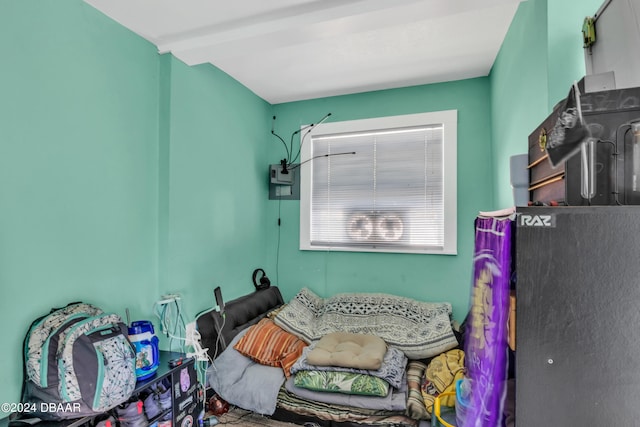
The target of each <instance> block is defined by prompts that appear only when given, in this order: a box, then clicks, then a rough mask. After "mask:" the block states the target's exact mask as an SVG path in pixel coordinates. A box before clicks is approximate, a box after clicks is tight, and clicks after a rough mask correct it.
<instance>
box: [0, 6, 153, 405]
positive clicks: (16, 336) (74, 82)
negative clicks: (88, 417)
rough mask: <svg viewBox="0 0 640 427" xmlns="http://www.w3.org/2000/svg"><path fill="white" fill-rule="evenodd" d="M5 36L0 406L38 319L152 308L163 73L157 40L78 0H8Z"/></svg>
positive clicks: (2, 18)
mask: <svg viewBox="0 0 640 427" xmlns="http://www.w3.org/2000/svg"><path fill="white" fill-rule="evenodd" d="M0 35H1V36H0V50H1V51H2V66H1V67H0V212H1V213H0V295H1V296H0V324H1V325H2V328H1V330H0V341H1V342H2V348H3V351H2V356H1V358H2V359H1V361H2V363H1V364H0V366H1V367H0V384H2V387H0V402H16V401H17V400H18V399H19V393H20V387H21V383H22V352H21V347H22V340H23V337H24V334H25V333H26V331H27V328H28V326H29V324H30V323H31V321H32V320H33V319H34V318H36V317H37V316H40V315H42V314H43V313H46V312H48V310H49V309H50V308H51V307H55V306H60V305H64V304H66V303H68V302H70V301H76V300H85V301H88V302H93V303H96V304H99V305H100V306H101V307H103V308H104V309H105V310H109V311H116V312H118V313H119V314H121V315H124V309H125V306H128V307H129V308H130V309H131V312H132V313H133V314H134V315H135V316H139V315H143V314H144V315H148V314H149V313H150V301H152V300H153V298H155V296H156V295H157V289H156V287H157V256H156V251H157V244H158V242H157V232H158V230H157V229H158V209H157V203H158V177H157V157H158V145H157V139H158V84H159V80H158V58H157V54H156V53H155V50H154V49H153V47H152V46H151V45H149V44H148V43H147V42H145V41H144V40H142V39H141V38H139V37H137V36H135V35H133V34H132V33H130V32H129V31H127V30H125V29H124V28H123V27H121V26H120V25H118V24H116V23H115V22H113V21H111V20H108V19H105V17H104V16H103V15H101V14H100V13H99V12H97V11H96V10H95V9H93V8H92V7H90V6H88V5H86V4H84V3H82V2H81V1H76V0H56V1H40V0H21V1H2V2H0ZM0 417H2V415H0Z"/></svg>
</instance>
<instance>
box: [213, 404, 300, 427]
mask: <svg viewBox="0 0 640 427" xmlns="http://www.w3.org/2000/svg"><path fill="white" fill-rule="evenodd" d="M218 420H219V421H220V424H221V425H236V426H247V427H249V426H261V427H291V426H294V425H296V424H291V423H286V422H282V421H276V420H272V419H270V418H268V417H265V416H262V415H260V414H257V413H255V412H251V411H246V410H244V409H241V408H238V407H231V408H230V409H229V412H227V413H225V414H222V415H220V416H219V417H218Z"/></svg>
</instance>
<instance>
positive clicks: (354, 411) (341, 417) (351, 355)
mask: <svg viewBox="0 0 640 427" xmlns="http://www.w3.org/2000/svg"><path fill="white" fill-rule="evenodd" d="M196 322H197V327H198V331H199V332H200V335H201V342H202V346H203V347H204V348H208V353H209V356H210V357H211V359H212V360H213V363H212V365H211V366H210V368H209V369H208V371H207V381H208V385H209V386H210V387H211V388H212V389H213V390H214V391H215V393H217V394H218V395H219V396H220V397H222V398H223V399H224V400H226V401H227V402H229V403H230V404H232V405H235V406H237V407H240V408H243V409H245V410H250V411H253V412H256V413H259V414H262V415H265V416H269V417H272V418H274V419H277V420H280V421H288V422H292V423H296V424H300V425H310V426H325V427H341V426H359V427H366V426H382V425H384V426H398V427H417V426H419V425H420V423H421V422H422V423H423V424H422V425H427V424H425V421H424V420H428V419H429V418H430V415H429V414H428V413H427V411H425V403H424V400H423V399H422V395H421V392H420V377H421V376H422V375H423V372H424V368H425V367H426V363H427V360H429V359H431V358H433V357H435V356H437V355H439V354H442V353H444V352H445V351H449V350H451V349H454V348H456V347H457V346H458V340H457V339H456V336H455V334H454V331H453V329H452V327H451V306H450V304H448V303H426V302H420V301H416V300H412V299H409V298H403V297H398V296H393V295H388V294H373V293H371V294H369V293H351V294H346V293H345V294H337V295H335V296H332V297H329V298H321V297H320V296H318V295H316V294H315V293H314V292H313V291H311V290H310V289H307V288H303V289H301V290H300V292H299V293H298V294H297V295H296V296H295V297H294V298H293V299H291V301H289V302H288V303H286V304H285V302H284V300H283V298H282V295H281V293H280V291H279V289H278V288H277V287H275V286H271V287H268V288H266V289H260V290H256V292H254V293H252V294H249V295H245V296H243V297H240V298H238V299H236V300H233V301H231V302H229V303H227V304H226V306H225V314H224V316H221V315H220V313H218V312H217V311H214V310H211V311H208V312H205V313H204V314H202V315H200V316H199V317H198V318H197V320H196ZM356 338H357V339H356ZM380 342H382V343H383V344H382V345H383V346H384V349H381V347H380ZM311 362H313V363H311Z"/></svg>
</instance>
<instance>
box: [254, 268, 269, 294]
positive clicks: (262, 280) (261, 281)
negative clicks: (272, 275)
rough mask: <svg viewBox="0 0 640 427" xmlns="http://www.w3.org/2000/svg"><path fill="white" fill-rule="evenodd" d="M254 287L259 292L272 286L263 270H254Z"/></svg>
mask: <svg viewBox="0 0 640 427" xmlns="http://www.w3.org/2000/svg"><path fill="white" fill-rule="evenodd" d="M258 276H260V277H258ZM253 286H255V287H256V290H257V291H260V290H262V289H267V288H268V287H269V286H271V280H269V278H268V277H267V275H266V273H265V272H264V270H263V269H261V268H256V269H255V270H253Z"/></svg>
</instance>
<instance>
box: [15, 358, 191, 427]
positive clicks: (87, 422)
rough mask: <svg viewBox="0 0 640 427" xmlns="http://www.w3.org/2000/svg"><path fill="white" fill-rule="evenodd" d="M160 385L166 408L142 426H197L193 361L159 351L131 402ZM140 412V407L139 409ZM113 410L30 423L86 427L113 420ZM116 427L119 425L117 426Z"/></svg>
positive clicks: (21, 424) (40, 426)
mask: <svg viewBox="0 0 640 427" xmlns="http://www.w3.org/2000/svg"><path fill="white" fill-rule="evenodd" d="M178 359H180V360H182V363H180V365H178V366H173V367H172V366H169V361H170V360H178ZM160 383H163V385H165V386H166V387H170V388H171V403H170V407H168V408H167V409H165V410H163V411H161V412H160V413H158V415H155V416H154V417H153V418H152V419H147V423H146V425H147V426H149V427H158V426H163V425H166V426H169V425H170V426H171V427H192V426H197V425H198V417H199V415H200V413H201V412H202V409H203V399H202V396H203V390H202V388H201V386H200V385H199V383H198V375H197V372H196V368H195V360H194V359H193V358H186V357H185V356H184V354H181V353H176V352H168V351H160V364H159V366H158V370H157V372H156V374H155V375H154V376H153V377H151V378H149V379H146V380H143V381H138V383H137V384H136V388H135V390H134V392H133V393H132V396H131V399H132V400H135V399H140V401H142V399H144V397H145V396H147V395H148V394H150V392H151V389H152V388H155V387H156V386H157V385H158V384H160ZM141 409H142V410H144V406H142V408H141ZM115 412H116V410H115V408H114V409H112V410H111V411H109V412H108V413H105V414H103V415H104V416H91V417H84V418H79V419H74V420H66V421H62V422H49V421H43V422H39V423H36V424H34V426H38V427H54V426H58V427H85V426H86V427H90V426H93V425H95V424H96V422H97V421H98V420H99V419H101V418H105V417H106V416H107V415H113V416H114V417H115V418H117V417H116V416H115ZM26 425H29V423H26V422H22V421H13V422H10V423H9V426H10V427H18V426H19V427H25V426H26ZM116 425H119V423H117V424H116Z"/></svg>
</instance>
